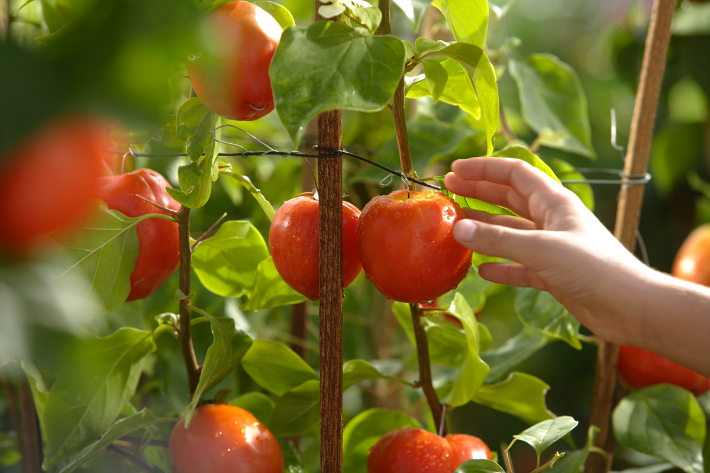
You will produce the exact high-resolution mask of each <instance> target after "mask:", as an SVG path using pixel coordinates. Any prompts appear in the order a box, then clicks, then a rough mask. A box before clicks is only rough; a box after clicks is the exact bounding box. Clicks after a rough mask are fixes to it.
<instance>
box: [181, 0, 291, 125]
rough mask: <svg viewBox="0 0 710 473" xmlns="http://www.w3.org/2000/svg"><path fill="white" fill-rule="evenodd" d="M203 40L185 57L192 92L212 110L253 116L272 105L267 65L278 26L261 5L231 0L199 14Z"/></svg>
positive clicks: (278, 35) (233, 115) (278, 33)
mask: <svg viewBox="0 0 710 473" xmlns="http://www.w3.org/2000/svg"><path fill="white" fill-rule="evenodd" d="M205 32H206V34H207V35H209V38H208V40H207V41H208V44H205V45H204V46H203V50H202V51H201V52H199V53H197V54H193V55H191V56H189V57H188V61H187V70H188V72H189V74H190V82H191V83H192V87H193V88H194V89H195V92H197V96H198V97H199V98H200V100H202V103H204V104H205V105H206V106H207V107H208V108H209V109H210V110H212V111H213V112H215V113H216V114H217V115H221V116H223V117H225V118H230V119H232V120H256V119H257V118H261V117H263V116H264V115H266V114H267V113H269V112H270V111H272V110H273V109H274V97H273V94H272V92H271V81H270V79H269V66H270V65H271V58H272V57H273V56H274V52H275V51H276V47H277V46H278V45H279V40H280V39H281V33H282V32H283V30H282V29H281V26H280V25H279V24H278V22H277V21H276V20H275V19H274V18H273V17H272V16H271V15H269V14H268V13H267V12H266V11H265V10H263V9H262V8H260V7H258V6H256V5H254V4H252V3H249V2H246V1H236V2H232V3H228V4H226V5H224V6H222V7H219V8H217V9H216V10H214V11H213V12H211V13H210V14H209V15H208V16H207V17H206V18H205Z"/></svg>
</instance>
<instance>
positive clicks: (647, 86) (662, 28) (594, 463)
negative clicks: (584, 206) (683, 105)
mask: <svg viewBox="0 0 710 473" xmlns="http://www.w3.org/2000/svg"><path fill="white" fill-rule="evenodd" d="M675 4H676V1H675V0H655V1H654V2H653V10H652V12H651V21H650V23H649V27H648V33H647V35H646V47H645V49H644V55H643V63H642V66H641V77H640V79H639V87H638V92H637V94H636V103H635V105H634V115H633V119H632V121H631V133H630V134H629V151H628V154H627V156H626V162H625V165H624V173H625V174H626V175H634V174H644V173H645V172H646V170H647V168H648V156H649V151H650V148H651V140H652V138H653V126H654V123H655V119H656V109H657V107H658V97H659V95H660V91H661V84H662V81H663V72H664V69H665V65H666V54H667V52H668V43H669V42H670V31H671V21H672V20H673V12H674V10H675ZM643 191H644V186H643V185H622V187H621V193H620V197H619V203H618V207H617V214H616V225H615V230H614V236H616V238H617V239H618V240H619V241H620V242H621V244H623V245H624V246H625V247H626V249H628V250H629V251H631V252H633V251H634V247H635V246H636V231H637V229H638V224H639V218H640V214H641V203H642V201H643ZM618 356H619V347H618V346H617V345H613V344H611V343H607V342H604V341H602V342H601V343H600V344H599V348H598V349H597V364H596V370H595V376H594V387H593V392H592V406H591V412H590V416H589V423H590V424H591V425H596V426H597V427H599V428H600V429H601V430H600V431H599V434H598V435H597V436H596V437H595V439H594V444H595V445H596V446H598V447H602V448H603V449H604V450H605V451H606V452H607V458H606V459H604V458H602V457H601V456H600V455H592V456H590V457H589V458H588V459H587V462H586V464H585V471H586V472H588V473H603V472H607V471H609V469H610V468H611V462H612V459H613V449H614V443H615V442H614V436H613V435H612V432H611V421H610V420H611V413H612V409H613V407H614V404H615V395H616V394H617V392H618V391H617V386H616V364H617V361H618Z"/></svg>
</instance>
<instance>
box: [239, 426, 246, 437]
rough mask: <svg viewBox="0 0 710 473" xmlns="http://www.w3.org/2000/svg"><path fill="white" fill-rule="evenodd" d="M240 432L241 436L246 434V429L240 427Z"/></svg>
mask: <svg viewBox="0 0 710 473" xmlns="http://www.w3.org/2000/svg"><path fill="white" fill-rule="evenodd" d="M240 432H241V433H242V435H244V434H246V433H247V428H246V427H242V430H240Z"/></svg>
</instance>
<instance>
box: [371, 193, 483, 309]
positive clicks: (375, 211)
mask: <svg viewBox="0 0 710 473" xmlns="http://www.w3.org/2000/svg"><path fill="white" fill-rule="evenodd" d="M462 218H464V213H463V211H462V210H461V208H460V207H459V206H458V204H456V203H455V202H454V201H452V200H451V199H450V198H449V197H446V196H445V195H443V194H440V193H437V192H431V191H428V190H427V191H422V192H408V191H406V190H402V191H396V192H393V193H392V194H390V195H387V196H378V197H375V198H374V199H373V200H372V201H370V202H368V204H367V205H366V206H365V208H364V209H363V211H362V215H361V216H360V222H359V223H358V226H357V242H358V252H359V254H360V260H361V261H362V266H363V269H364V270H365V274H366V275H367V277H368V278H369V279H370V280H371V281H372V283H373V284H374V285H375V287H377V289H378V290H379V291H380V292H382V293H383V294H384V295H385V296H386V297H387V298H388V299H393V300H396V301H400V302H422V303H426V302H428V301H434V300H436V298H438V297H439V296H441V295H442V294H444V293H446V292H449V291H450V290H452V289H454V288H455V287H456V286H457V285H458V283H459V282H461V280H462V279H463V278H464V277H465V276H466V274H467V272H468V268H469V267H470V266H471V250H469V249H467V248H464V247H463V246H461V245H459V244H458V243H457V242H456V240H454V236H453V227H454V223H455V222H457V221H458V220H459V219H462Z"/></svg>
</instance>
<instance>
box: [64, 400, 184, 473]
mask: <svg viewBox="0 0 710 473" xmlns="http://www.w3.org/2000/svg"><path fill="white" fill-rule="evenodd" d="M173 421H174V419H171V418H160V417H157V416H156V415H155V414H153V413H152V412H150V411H149V410H148V409H141V411H140V412H138V413H137V414H133V415H132V416H129V417H124V418H123V419H119V420H118V421H116V423H114V424H113V425H112V426H111V427H110V428H109V429H108V430H107V431H106V433H104V434H103V435H102V436H101V438H100V439H99V440H97V441H96V442H94V443H92V444H91V445H90V446H89V447H88V448H86V449H85V450H83V451H82V452H81V453H79V454H78V455H76V456H75V457H74V458H72V459H71V460H70V461H69V462H68V463H67V464H66V465H64V466H63V467H62V469H61V470H59V473H69V472H71V471H74V470H76V469H77V468H78V467H79V466H80V465H81V464H82V463H84V462H85V461H87V460H89V459H90V458H92V457H94V456H96V455H97V454H99V453H101V452H103V451H104V450H105V449H106V447H108V446H109V445H110V444H112V443H113V442H114V441H116V440H118V439H120V438H121V437H123V436H125V435H128V434H130V433H132V432H135V431H136V430H142V429H146V428H148V427H150V426H152V425H155V424H158V423H160V422H173Z"/></svg>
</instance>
